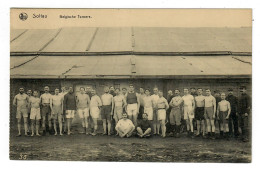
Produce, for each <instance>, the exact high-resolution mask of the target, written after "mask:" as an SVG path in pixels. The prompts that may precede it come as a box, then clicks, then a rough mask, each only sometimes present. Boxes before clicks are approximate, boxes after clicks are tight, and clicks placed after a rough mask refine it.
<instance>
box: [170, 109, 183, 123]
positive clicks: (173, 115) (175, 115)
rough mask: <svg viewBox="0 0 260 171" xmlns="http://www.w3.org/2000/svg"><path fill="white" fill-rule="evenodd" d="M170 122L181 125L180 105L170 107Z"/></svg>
mask: <svg viewBox="0 0 260 171" xmlns="http://www.w3.org/2000/svg"><path fill="white" fill-rule="evenodd" d="M170 124H171V125H181V108H180V107H175V108H172V109H171V112H170Z"/></svg>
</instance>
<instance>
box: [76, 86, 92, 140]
mask: <svg viewBox="0 0 260 171" xmlns="http://www.w3.org/2000/svg"><path fill="white" fill-rule="evenodd" d="M76 102H77V110H78V114H79V118H80V119H81V121H82V127H83V129H85V130H84V131H83V132H81V133H84V132H85V133H86V135H88V134H89V133H88V120H89V103H90V98H89V96H88V94H86V93H85V88H84V87H80V93H78V94H77V96H76Z"/></svg>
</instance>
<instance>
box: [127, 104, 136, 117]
mask: <svg viewBox="0 0 260 171" xmlns="http://www.w3.org/2000/svg"><path fill="white" fill-rule="evenodd" d="M127 115H128V116H133V115H134V116H136V115H137V103H134V104H128V105H127Z"/></svg>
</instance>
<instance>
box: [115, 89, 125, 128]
mask: <svg viewBox="0 0 260 171" xmlns="http://www.w3.org/2000/svg"><path fill="white" fill-rule="evenodd" d="M115 93H116V96H115V97H114V105H115V106H114V119H115V121H116V124H117V122H118V121H119V120H120V119H122V114H123V109H124V108H125V106H126V100H125V97H124V96H123V95H122V94H120V89H119V88H116V90H115Z"/></svg>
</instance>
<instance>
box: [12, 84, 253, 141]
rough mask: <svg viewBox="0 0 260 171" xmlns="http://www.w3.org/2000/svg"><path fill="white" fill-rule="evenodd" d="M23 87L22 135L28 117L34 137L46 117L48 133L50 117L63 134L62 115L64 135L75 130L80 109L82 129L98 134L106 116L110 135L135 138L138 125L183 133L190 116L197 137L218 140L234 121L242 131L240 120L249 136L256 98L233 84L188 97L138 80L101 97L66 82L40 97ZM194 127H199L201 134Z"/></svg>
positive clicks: (142, 131)
mask: <svg viewBox="0 0 260 171" xmlns="http://www.w3.org/2000/svg"><path fill="white" fill-rule="evenodd" d="M19 91H20V92H19V94H17V95H16V96H15V98H14V100H13V105H14V106H16V107H17V111H16V118H17V120H18V135H17V136H21V118H22V117H23V119H24V129H25V135H28V132H29V127H28V125H29V124H28V119H27V118H28V117H30V120H31V131H32V133H31V136H34V130H35V127H36V131H35V134H36V135H37V136H40V134H39V129H40V122H41V124H42V130H43V135H45V134H46V125H45V123H46V122H48V128H49V130H51V129H52V123H53V129H54V132H55V133H54V134H55V135H57V134H58V132H57V130H58V129H57V124H56V122H57V120H58V124H59V134H60V135H63V131H62V130H64V131H65V132H66V133H67V134H68V135H70V134H71V133H72V132H71V124H72V120H73V118H74V116H75V114H76V113H77V114H78V115H79V117H80V119H81V121H82V127H83V128H84V131H82V132H81V133H85V134H87V135H88V134H91V135H93V136H95V135H97V129H98V123H97V122H98V119H99V118H100V115H101V118H102V121H103V134H104V135H111V132H113V131H114V130H115V131H116V132H117V135H119V136H120V137H130V136H131V135H132V133H133V132H135V130H136V134H137V135H138V136H139V137H149V136H150V135H151V134H153V135H161V136H162V137H165V136H166V132H169V135H172V136H175V137H177V138H178V137H180V133H181V130H182V126H183V124H182V123H183V121H185V122H186V124H185V125H186V129H187V132H188V136H190V137H192V138H193V137H194V136H203V137H205V138H212V139H215V126H217V127H218V128H219V130H220V137H226V138H228V137H230V135H232V134H233V126H234V136H235V137H238V136H239V131H238V123H240V127H241V130H242V139H243V141H245V142H247V141H248V115H249V112H250V108H251V103H250V102H251V98H250V97H249V96H248V95H247V94H246V87H241V88H240V91H241V96H240V97H239V98H237V97H235V96H234V95H233V90H232V89H229V90H228V92H229V93H228V96H227V97H226V94H225V93H219V92H215V97H214V96H212V95H211V91H210V90H209V89H206V90H205V94H206V95H205V96H204V95H203V89H202V88H198V89H197V90H196V89H195V88H191V89H190V91H189V89H188V88H184V89H183V93H184V95H183V96H182V97H181V96H180V90H179V89H175V90H174V94H173V92H172V90H169V91H168V94H167V99H165V98H164V97H163V92H162V90H158V88H156V87H155V88H154V89H153V94H152V95H151V93H150V90H149V89H144V88H140V92H139V93H136V92H135V88H134V86H133V85H132V84H130V85H129V90H128V91H127V89H126V88H123V89H122V92H121V91H120V89H118V88H117V89H114V87H110V88H109V87H107V86H105V87H104V94H103V95H102V96H101V97H99V96H98V95H97V94H96V90H94V89H91V88H90V87H87V88H86V90H85V88H84V87H81V88H80V92H79V93H77V94H76V93H74V92H73V87H69V90H68V92H67V93H66V92H65V87H62V90H61V92H60V91H59V89H58V88H56V89H55V91H54V95H51V94H50V93H49V87H48V86H45V87H44V93H43V94H42V95H41V96H40V97H38V94H39V92H38V91H36V90H34V91H33V92H32V91H31V90H29V91H27V94H25V93H24V88H20V89H19ZM32 93H33V95H31V94H32ZM238 118H239V119H240V120H239V122H238ZM64 121H65V122H64ZM113 121H114V122H115V123H114V122H113ZM194 121H195V122H194ZM63 123H64V124H63ZM166 125H168V126H167V129H168V130H166ZM63 126H64V127H63ZM194 126H196V128H197V131H196V134H194Z"/></svg>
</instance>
